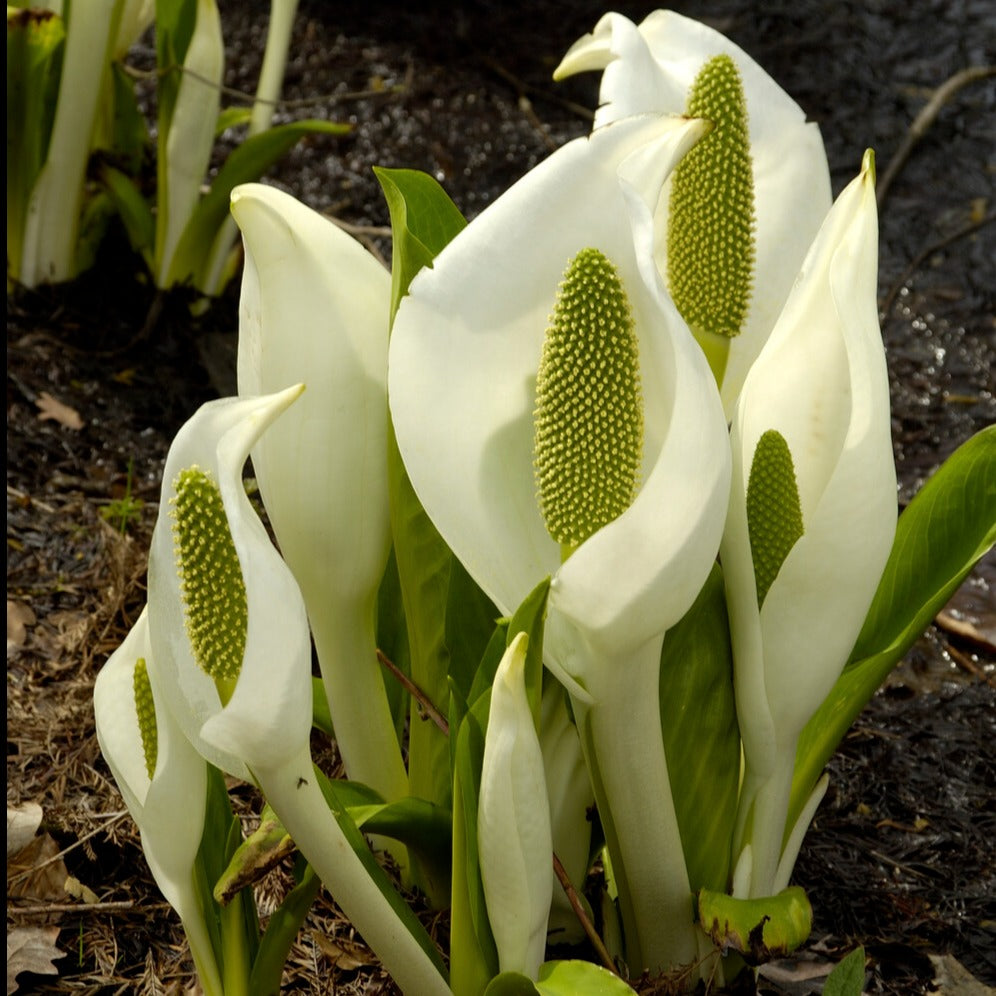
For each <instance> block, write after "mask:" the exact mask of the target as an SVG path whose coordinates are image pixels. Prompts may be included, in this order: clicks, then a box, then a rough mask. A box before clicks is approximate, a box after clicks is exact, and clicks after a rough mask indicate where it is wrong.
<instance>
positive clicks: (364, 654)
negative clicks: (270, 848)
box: [292, 602, 408, 875]
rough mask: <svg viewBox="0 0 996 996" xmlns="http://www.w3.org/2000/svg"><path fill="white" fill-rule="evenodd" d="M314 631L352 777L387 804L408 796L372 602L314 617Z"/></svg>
mask: <svg viewBox="0 0 996 996" xmlns="http://www.w3.org/2000/svg"><path fill="white" fill-rule="evenodd" d="M311 628H312V632H313V634H314V638H315V647H316V649H317V651H318V662H319V665H320V666H321V670H322V683H323V684H324V686H325V696H326V699H327V700H328V704H329V713H330V714H331V716H332V726H333V728H334V730H335V739H336V743H337V744H338V745H339V753H340V754H341V755H342V761H343V764H344V765H345V768H346V776H347V777H348V778H350V779H352V780H353V781H357V782H363V784H364V785H369V786H370V788H372V789H374V790H375V791H376V792H379V793H380V795H382V796H383V797H384V799H385V800H386V801H387V802H396V801H397V800H399V799H403V798H405V797H406V796H407V795H408V771H407V770H406V768H405V761H404V758H403V756H402V754H401V744H400V743H399V742H398V735H397V732H396V731H395V727H394V716H393V715H392V714H391V706H390V703H389V702H388V699H387V689H386V688H385V687H384V672H383V668H382V667H381V665H380V661H379V660H378V659H377V636H376V631H375V626H374V608H373V604H372V602H371V603H370V604H368V605H365V606H355V607H347V606H342V607H339V610H338V611H333V609H332V607H328V608H327V609H326V611H325V612H324V613H322V614H321V615H320V616H319V614H318V613H317V612H313V613H312V614H311ZM292 836H293V835H292ZM377 846H378V847H383V848H384V849H385V850H387V851H388V852H389V853H390V855H391V856H392V857H393V858H394V860H395V861H397V863H398V865H399V866H400V868H401V870H402V872H403V874H405V875H407V874H408V854H407V850H406V848H405V847H404V845H402V844H399V843H398V842H397V841H393V840H387V839H384V838H379V837H378V838H377Z"/></svg>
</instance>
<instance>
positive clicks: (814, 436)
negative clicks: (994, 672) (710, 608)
mask: <svg viewBox="0 0 996 996" xmlns="http://www.w3.org/2000/svg"><path fill="white" fill-rule="evenodd" d="M877 274H878V217H877V211H876V206H875V191H874V169H873V164H872V158H871V153H868V154H867V155H866V157H865V162H864V166H863V168H862V172H861V175H860V176H859V177H857V179H855V180H854V181H853V182H852V183H851V184H850V185H849V186H848V187H847V188H846V189H845V190H844V191H843V193H842V194H841V195H840V197H839V198H838V199H837V202H836V203H835V204H834V206H833V209H832V210H831V212H830V214H829V215H828V216H827V219H826V221H825V222H824V224H823V227H822V228H821V229H820V232H819V235H818V236H817V238H816V240H815V242H814V243H813V246H812V248H811V250H810V252H809V255H808V256H807V257H806V261H805V263H804V264H803V268H802V271H801V273H800V275H799V279H798V281H797V283H796V285H795V287H794V288H793V290H792V294H791V295H790V297H789V300H788V302H787V303H786V305H785V309H784V311H783V312H782V314H781V316H780V317H779V319H778V322H777V324H776V326H775V328H774V330H773V331H772V333H771V337H770V339H769V341H768V343H767V345H766V346H765V348H764V351H763V352H762V353H761V355H760V357H759V358H758V360H757V362H756V363H755V364H754V366H753V367H752V368H751V371H750V373H749V374H748V376H747V380H746V382H745V384H744V389H743V392H742V394H741V397H740V401H739V403H738V405H737V410H736V415H735V418H734V421H733V426H732V433H731V435H732V446H733V485H732V495H731V502H730V511H729V517H728V521H727V526H726V532H725V535H724V539H723V545H722V551H721V557H722V561H723V569H724V574H725V578H726V585H727V598H728V603H729V607H730V614H731V634H732V638H733V650H734V665H735V681H736V691H737V714H738V716H739V719H740V728H741V735H742V737H743V742H744V751H745V757H746V761H747V765H748V778H749V780H750V779H755V780H757V781H764V780H765V779H768V778H769V777H772V778H775V779H776V780H781V781H784V777H783V776H784V769H785V768H786V767H787V769H788V777H789V778H790V777H791V766H792V762H793V760H794V753H795V743H796V740H797V738H798V735H799V733H800V731H801V730H802V728H803V726H804V725H805V724H806V722H807V721H808V720H809V718H810V717H811V716H812V714H813V713H814V712H815V711H816V709H817V708H818V706H819V705H820V703H821V702H822V701H823V699H824V698H825V697H826V695H827V694H828V693H829V691H830V689H831V688H832V687H833V685H834V682H835V681H836V680H837V678H838V677H839V675H840V673H841V671H842V669H843V667H844V664H845V662H846V661H847V657H848V654H849V653H850V650H851V647H852V646H853V644H854V641H855V639H856V638H857V635H858V632H859V630H860V629H861V625H862V623H863V621H864V618H865V615H866V613H867V611H868V606H869V604H870V603H871V599H872V596H873V595H874V592H875V589H876V587H877V585H878V582H879V578H880V576H881V573H882V570H883V568H884V566H885V562H886V559H887V558H888V555H889V551H890V549H891V546H892V541H893V536H894V534H895V526H896V515H897V506H896V475H895V465H894V463H893V455H892V440H891V421H890V417H889V384H888V375H887V372H886V366H885V354H884V349H883V346H882V340H881V334H880V331H879V325H878V310H877V304H876V287H877ZM776 772H781V774H775V773H776ZM784 790H785V786H784V785H782V791H784ZM786 798H787V797H786ZM781 806H782V802H781V801H779V802H778V803H777V806H776V807H775V808H776V809H780V808H781ZM784 818H785V813H784V812H781V817H780V819H781V821H782V823H784ZM756 822H757V816H755V823H756ZM781 833H782V830H781V829H778V830H777V834H776V836H777V838H778V841H777V843H778V846H780V842H781ZM769 843H770V844H771V846H772V847H774V846H775V844H774V842H772V841H769ZM776 859H777V853H773V854H772V853H766V852H765V849H764V847H763V846H760V845H759V844H758V843H757V842H755V846H754V868H755V886H754V893H755V894H759V893H758V892H757V889H758V888H760V889H763V888H764V887H765V885H764V883H765V882H769V881H770V875H772V874H773V873H774V868H773V867H771V862H772V861H774V860H776ZM759 868H760V869H761V871H760V872H758V869H759ZM760 894H763V893H760Z"/></svg>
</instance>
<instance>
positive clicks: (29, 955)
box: [7, 927, 66, 996]
mask: <svg viewBox="0 0 996 996" xmlns="http://www.w3.org/2000/svg"><path fill="white" fill-rule="evenodd" d="M58 936H59V928H58V927H15V928H14V929H13V930H9V931H7V996H11V993H16V992H17V989H18V982H17V977H18V976H19V975H20V974H21V972H34V973H35V975H58V974H59V970H58V969H57V968H56V967H55V965H54V964H53V963H54V962H55V960H56V958H64V957H65V954H66V953H65V951H60V950H59V949H58V948H57V947H56V946H55V941H56V938H57V937H58Z"/></svg>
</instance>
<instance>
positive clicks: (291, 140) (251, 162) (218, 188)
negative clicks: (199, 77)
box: [166, 120, 350, 285]
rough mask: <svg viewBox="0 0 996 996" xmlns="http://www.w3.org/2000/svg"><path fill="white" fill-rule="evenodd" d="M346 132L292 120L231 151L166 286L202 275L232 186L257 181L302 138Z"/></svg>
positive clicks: (176, 257)
mask: <svg viewBox="0 0 996 996" xmlns="http://www.w3.org/2000/svg"><path fill="white" fill-rule="evenodd" d="M349 130H350V127H349V125H344V124H336V123H335V122H333V121H319V120H306V121H291V122H289V123H288V124H283V125H278V126H277V127H276V128H270V129H269V130H267V131H263V132H260V133H259V134H258V135H253V136H251V137H250V138H247V139H246V140H245V141H244V142H242V143H241V144H240V145H238V146H237V147H236V148H235V149H233V150H232V152H231V154H230V155H229V157H228V158H227V159H226V160H225V163H224V165H223V166H222V167H221V169H220V170H219V171H218V175H217V176H216V177H215V179H214V182H213V183H212V184H211V189H210V190H209V191H208V192H207V193H206V194H205V195H204V197H203V198H201V201H200V203H199V204H198V205H197V207H196V209H195V210H194V213H193V214H192V215H191V217H190V221H189V222H187V227H186V228H185V229H184V230H183V235H182V236H181V237H180V241H179V243H178V245H177V247H176V253H175V254H174V256H173V261H172V263H171V264H170V273H169V277H168V279H167V281H166V282H167V285H172V284H174V283H183V282H184V281H186V280H189V279H193V280H194V281H195V283H196V281H197V280H198V278H199V277H200V276H201V272H202V270H203V269H204V266H205V263H206V260H207V259H208V256H209V253H210V251H211V247H212V245H213V243H214V236H215V233H216V232H217V231H218V228H219V226H220V225H221V223H222V222H223V221H224V220H225V219H226V218H227V217H228V212H229V202H230V200H231V194H232V190H233V189H234V188H235V187H237V186H238V185H239V184H240V183H250V182H252V181H254V180H258V179H259V177H260V176H261V175H262V174H263V173H264V172H265V171H266V170H268V169H269V168H270V167H271V166H272V165H273V164H274V163H275V162H276V161H277V160H278V159H280V157H281V156H283V155H284V154H285V153H287V152H288V151H289V150H290V149H292V148H293V147H294V146H295V145H296V144H297V142H298V141H300V140H301V139H302V138H303V137H304V136H305V135H314V134H325V135H345V134H346V133H347V132H348V131H349Z"/></svg>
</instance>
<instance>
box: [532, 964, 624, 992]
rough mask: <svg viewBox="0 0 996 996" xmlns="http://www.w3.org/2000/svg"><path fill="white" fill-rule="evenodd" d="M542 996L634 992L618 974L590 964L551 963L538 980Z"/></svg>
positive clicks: (537, 987) (540, 973)
mask: <svg viewBox="0 0 996 996" xmlns="http://www.w3.org/2000/svg"><path fill="white" fill-rule="evenodd" d="M536 990H537V991H538V992H539V993H540V996H573V994H577V996H626V994H627V993H628V994H630V996H632V993H633V992H634V990H633V989H632V988H631V987H630V986H629V985H627V984H626V983H625V982H623V980H622V979H620V978H619V976H618V975H615V974H614V973H612V972H610V971H609V970H608V969H607V968H602V966H601V965H596V964H594V963H593V962H590V961H577V960H570V961H548V962H545V963H544V964H543V965H541V966H540V970H539V977H538V978H537V979H536Z"/></svg>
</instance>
